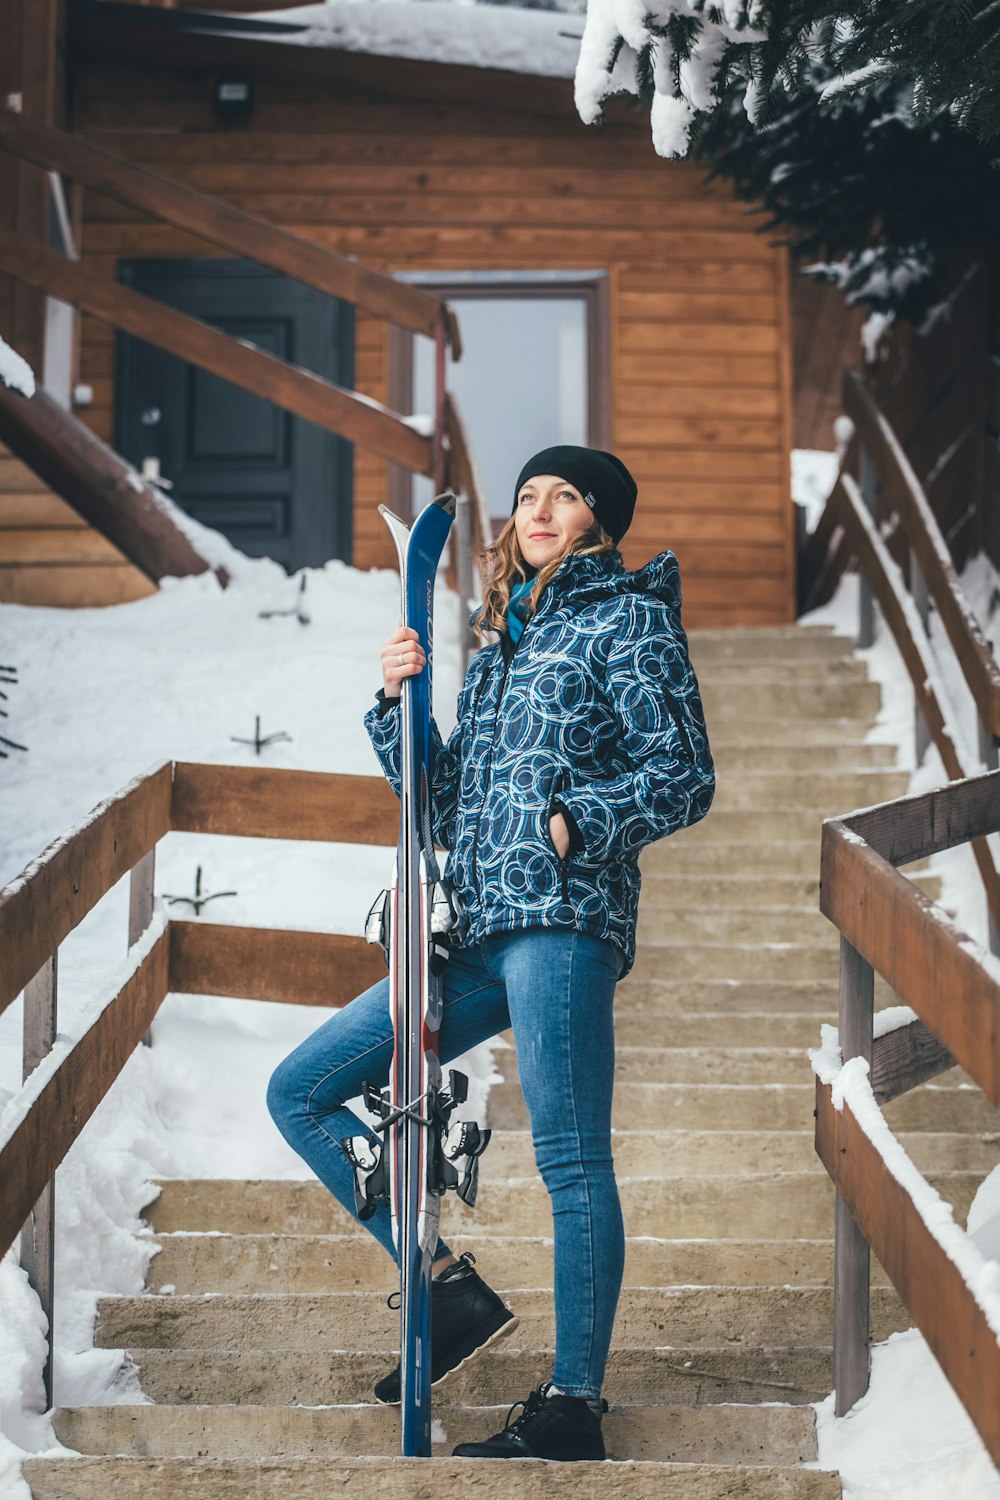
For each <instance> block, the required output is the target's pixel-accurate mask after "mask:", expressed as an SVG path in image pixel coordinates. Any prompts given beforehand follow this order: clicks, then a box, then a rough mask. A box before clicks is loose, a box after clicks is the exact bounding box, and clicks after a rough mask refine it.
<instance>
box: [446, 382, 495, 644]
mask: <svg viewBox="0 0 1000 1500" xmlns="http://www.w3.org/2000/svg"><path fill="white" fill-rule="evenodd" d="M444 420H445V432H446V435H447V441H448V456H449V474H450V476H451V487H452V489H453V490H454V491H455V493H456V495H457V497H458V506H457V509H456V512H455V552H454V556H455V588H456V590H457V592H458V601H459V602H458V607H459V615H460V618H459V625H460V634H459V639H460V641H461V642H462V651H463V656H464V659H465V663H466V665H467V664H468V661H469V658H470V656H471V655H472V653H473V652H474V651H475V650H476V647H477V644H478V643H477V640H476V635H475V632H474V631H473V629H472V627H471V625H470V624H469V614H470V611H471V605H472V601H473V598H474V597H475V595H476V592H477V590H476V583H475V561H476V559H477V558H478V557H480V556H481V555H482V553H483V550H484V548H486V547H488V546H489V544H490V542H492V540H493V524H492V522H491V520H490V513H489V511H488V509H487V506H486V493H485V491H484V489H483V483H482V480H481V479H480V477H479V470H478V468H477V466H476V460H475V457H474V455H473V452H472V447H471V444H470V443H469V437H468V433H467V431H466V427H465V423H464V422H463V420H462V415H461V412H460V411H459V407H458V402H457V401H456V399H455V393H454V391H449V392H447V394H446V396H445V418H444Z"/></svg>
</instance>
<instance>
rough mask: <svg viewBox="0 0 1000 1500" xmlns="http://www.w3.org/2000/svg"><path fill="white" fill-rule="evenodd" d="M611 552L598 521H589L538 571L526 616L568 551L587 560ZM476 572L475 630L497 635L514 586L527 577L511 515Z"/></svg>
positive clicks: (610, 542) (505, 624)
mask: <svg viewBox="0 0 1000 1500" xmlns="http://www.w3.org/2000/svg"><path fill="white" fill-rule="evenodd" d="M614 551H615V544H614V542H613V541H612V539H611V537H610V536H609V535H608V533H607V532H606V531H605V529H604V527H603V526H602V525H601V523H600V521H597V520H595V521H593V522H592V523H591V525H590V526H588V527H587V530H586V531H581V532H579V533H578V535H576V536H575V537H573V538H572V540H571V541H570V543H569V545H568V547H566V548H565V549H564V551H562V552H560V554H559V556H558V557H554V558H553V559H552V561H551V562H548V563H546V564H545V566H544V568H540V569H539V571H538V573H537V574H536V575H535V581H534V586H533V587H532V590H531V593H530V594H529V595H528V600H527V602H528V611H529V615H533V614H534V613H535V610H536V609H537V608H538V601H539V600H540V599H541V597H542V594H543V593H544V592H545V589H546V587H547V585H548V584H549V583H550V582H551V581H552V579H553V577H554V576H555V573H556V570H557V568H558V567H559V564H560V563H561V562H562V560H563V558H564V557H566V556H567V555H568V554H569V553H570V552H574V553H578V554H579V555H580V556H581V557H591V556H597V555H599V554H601V553H604V552H614ZM480 569H481V571H482V577H483V607H482V610H481V611H480V614H479V618H478V620H477V621H476V628H477V630H479V631H480V632H481V633H482V632H485V631H487V630H495V631H496V632H497V633H498V634H499V633H501V632H503V631H504V630H505V629H506V627H507V611H508V609H509V608H510V596H511V593H512V592H513V590H514V587H515V585H516V584H518V583H524V582H525V581H526V580H527V578H528V568H527V565H526V563H525V561H524V558H523V557H522V556H521V549H520V547H519V546H518V545H517V532H516V530H515V528H514V517H513V516H511V518H510V520H509V521H508V522H507V524H506V526H505V527H504V528H503V530H502V531H501V533H500V535H499V536H498V537H497V539H496V541H495V542H494V543H493V545H492V546H491V547H487V548H486V549H485V551H484V552H483V555H482V557H481V559H480Z"/></svg>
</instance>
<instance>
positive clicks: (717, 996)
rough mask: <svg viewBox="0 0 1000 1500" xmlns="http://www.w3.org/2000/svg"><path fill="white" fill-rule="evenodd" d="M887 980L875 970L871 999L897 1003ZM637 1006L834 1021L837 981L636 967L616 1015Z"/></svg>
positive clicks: (621, 991) (621, 990)
mask: <svg viewBox="0 0 1000 1500" xmlns="http://www.w3.org/2000/svg"><path fill="white" fill-rule="evenodd" d="M897 1003H898V1001H897V997H896V996H895V995H894V994H893V992H892V990H890V988H889V986H888V985H887V984H886V983H885V981H884V980H883V979H882V978H881V977H880V976H879V975H877V974H876V976H875V1004H876V1006H877V1007H878V1008H879V1009H881V1008H882V1007H883V1006H885V1005H895V1004H897ZM636 1011H641V1012H643V1013H655V1014H657V1015H680V1014H685V1015H699V1014H701V1013H703V1012H728V1013H729V1014H730V1015H736V1014H738V1013H739V1014H751V1013H752V1014H754V1015H777V1014H780V1013H783V1012H787V1011H798V1012H799V1013H800V1014H804V1013H805V1012H807V1011H811V1012H812V1013H813V1014H814V1015H816V1016H819V1017H820V1018H821V1019H822V1020H824V1021H829V1022H831V1023H832V1024H836V1020H837V983H836V981H835V980H833V979H809V980H803V979H781V980H776V979H766V980H764V979H664V978H659V979H646V978H643V977H641V976H640V977H636V976H635V971H634V970H633V973H632V974H630V975H629V977H628V978H627V979H625V980H623V982H622V983H621V984H620V985H619V986H618V989H617V990H616V992H615V1015H616V1017H617V1016H620V1015H627V1014H629V1013H634V1012H636Z"/></svg>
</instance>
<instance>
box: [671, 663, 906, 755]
mask: <svg viewBox="0 0 1000 1500" xmlns="http://www.w3.org/2000/svg"><path fill="white" fill-rule="evenodd" d="M699 687H700V689H701V700H702V703H703V704H704V708H705V718H706V720H707V721H708V733H709V738H711V735H712V725H713V723H715V722H717V723H718V724H719V725H720V726H721V725H722V724H724V723H725V721H726V720H727V719H735V718H739V717H741V716H742V715H744V714H746V715H749V714H752V715H754V716H755V717H756V716H760V717H763V716H765V715H766V716H772V715H773V718H774V719H781V720H788V721H790V722H791V723H793V724H794V723H795V722H796V721H797V720H798V719H800V718H802V719H808V720H809V721H810V722H811V723H825V724H830V725H831V729H832V732H833V733H836V729H835V727H833V726H835V725H836V721H837V720H838V719H873V718H874V717H875V715H876V714H877V713H878V711H879V708H880V707H881V704H882V691H881V688H880V687H879V685H878V683H877V682H837V681H830V680H828V678H827V674H826V672H825V670H823V669H822V668H821V669H820V670H819V671H818V672H817V673H816V674H815V676H812V677H810V675H807V674H806V673H804V672H800V671H795V672H792V673H787V674H782V675H781V676H777V675H776V676H774V677H773V678H771V679H770V680H764V681H758V682H751V681H747V680H746V678H745V677H744V676H743V674H742V673H741V671H740V670H739V668H738V667H737V668H735V670H732V669H730V670H728V671H726V672H723V671H717V672H716V671H713V672H711V673H709V675H708V677H707V678H701V679H699Z"/></svg>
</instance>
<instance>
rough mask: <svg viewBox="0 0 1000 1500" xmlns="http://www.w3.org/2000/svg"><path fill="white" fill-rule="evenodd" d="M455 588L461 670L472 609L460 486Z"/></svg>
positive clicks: (468, 529) (468, 530)
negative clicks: (456, 593)
mask: <svg viewBox="0 0 1000 1500" xmlns="http://www.w3.org/2000/svg"><path fill="white" fill-rule="evenodd" d="M455 588H456V590H457V592H458V639H459V643H460V648H461V652H462V671H463V673H464V671H465V669H466V668H467V667H468V665H469V661H470V658H471V655H472V650H473V647H474V645H475V637H474V636H473V633H472V627H471V625H470V624H469V615H470V613H471V609H472V522H471V517H470V515H469V497H468V495H466V494H465V492H464V491H461V490H460V491H459V492H458V494H457V495H456V498H455Z"/></svg>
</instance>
